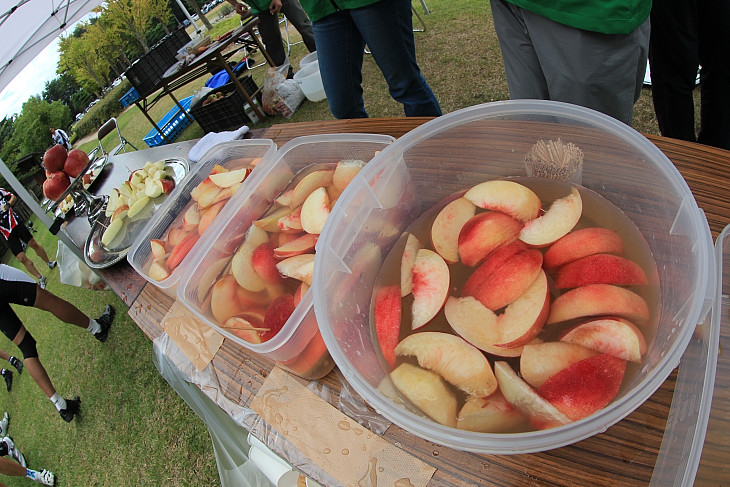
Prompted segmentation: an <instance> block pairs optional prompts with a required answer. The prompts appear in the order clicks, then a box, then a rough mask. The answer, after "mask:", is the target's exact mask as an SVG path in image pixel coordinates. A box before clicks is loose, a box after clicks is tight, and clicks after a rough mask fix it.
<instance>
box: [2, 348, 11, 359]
mask: <svg viewBox="0 0 730 487" xmlns="http://www.w3.org/2000/svg"><path fill="white" fill-rule="evenodd" d="M0 359H3V360H7V361H8V362H10V354H9V353H8V352H6V351H5V350H3V349H2V348H0Z"/></svg>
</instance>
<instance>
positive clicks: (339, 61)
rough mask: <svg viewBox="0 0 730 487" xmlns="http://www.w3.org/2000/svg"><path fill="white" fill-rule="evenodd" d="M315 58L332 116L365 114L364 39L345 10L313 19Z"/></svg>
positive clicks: (350, 116) (356, 116) (352, 116)
mask: <svg viewBox="0 0 730 487" xmlns="http://www.w3.org/2000/svg"><path fill="white" fill-rule="evenodd" d="M313 27H314V38H315V40H316V42H317V61H318V62H319V73H320V75H321V76H322V85H323V86H324V91H325V93H326V94H327V102H328V103H329V107H330V111H331V112H332V115H334V117H335V118H339V119H343V118H365V117H367V116H368V113H367V112H366V111H365V102H364V101H363V98H362V61H363V56H364V50H365V41H364V40H363V38H362V36H361V35H360V33H359V32H358V31H357V28H356V27H355V24H354V23H353V22H352V19H351V18H350V12H349V11H348V10H345V11H340V12H337V13H334V14H332V15H328V16H327V17H325V18H323V19H321V20H318V21H317V22H314V24H313Z"/></svg>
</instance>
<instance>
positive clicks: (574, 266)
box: [555, 254, 649, 289]
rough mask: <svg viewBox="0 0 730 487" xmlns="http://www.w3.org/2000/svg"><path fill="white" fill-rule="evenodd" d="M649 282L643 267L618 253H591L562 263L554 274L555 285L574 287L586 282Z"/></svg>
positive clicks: (621, 284) (629, 283)
mask: <svg viewBox="0 0 730 487" xmlns="http://www.w3.org/2000/svg"><path fill="white" fill-rule="evenodd" d="M648 283H649V279H648V278H647V277H646V273H645V272H644V269H642V268H641V266H639V264H637V263H636V262H634V261H632V260H629V259H627V258H625V257H621V256H620V255H611V254H593V255H589V256H586V257H581V258H580V259H578V260H574V261H572V262H568V263H567V264H563V265H562V266H560V267H559V268H558V272H557V274H556V275H555V287H557V288H558V289H567V288H574V287H579V286H585V285H587V284H615V285H617V286H641V285H645V284H648Z"/></svg>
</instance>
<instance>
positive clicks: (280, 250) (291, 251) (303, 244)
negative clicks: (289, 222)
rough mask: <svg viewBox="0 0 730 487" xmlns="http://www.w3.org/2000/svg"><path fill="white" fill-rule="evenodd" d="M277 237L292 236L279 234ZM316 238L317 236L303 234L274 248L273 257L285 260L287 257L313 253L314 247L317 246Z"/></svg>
mask: <svg viewBox="0 0 730 487" xmlns="http://www.w3.org/2000/svg"><path fill="white" fill-rule="evenodd" d="M279 235H280V236H283V235H292V234H289V233H280V234H279ZM318 238H319V235H315V234H311V233H305V234H303V235H301V236H299V237H296V238H294V239H293V240H290V241H288V242H286V243H284V244H280V245H279V246H278V247H276V248H275V249H274V257H276V258H277V259H286V258H287V257H294V256H295V255H300V254H308V253H312V252H313V251H314V246H315V245H316V244H317V239H318ZM279 242H281V240H279Z"/></svg>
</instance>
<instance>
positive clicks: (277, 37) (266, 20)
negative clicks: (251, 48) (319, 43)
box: [258, 0, 317, 66]
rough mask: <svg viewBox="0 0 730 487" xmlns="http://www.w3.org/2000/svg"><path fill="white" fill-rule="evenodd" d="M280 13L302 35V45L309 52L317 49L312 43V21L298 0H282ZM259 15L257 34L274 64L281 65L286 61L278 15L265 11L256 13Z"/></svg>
mask: <svg viewBox="0 0 730 487" xmlns="http://www.w3.org/2000/svg"><path fill="white" fill-rule="evenodd" d="M281 13H283V14H284V15H286V18H287V19H288V20H289V22H290V23H291V24H292V25H293V26H294V28H295V29H297V30H298V31H299V33H300V34H301V35H302V40H303V41H304V45H305V46H306V47H307V50H309V52H313V51H316V50H317V47H316V45H315V43H314V32H312V22H310V20H309V17H308V16H307V13H306V12H305V11H304V9H303V8H302V6H301V5H300V4H299V1H298V0H282V1H281ZM258 17H259V26H258V29H259V34H261V40H263V41H264V47H266V52H267V53H268V54H269V56H271V60H272V61H274V64H276V65H277V66H281V65H282V64H284V61H286V49H285V48H284V41H283V40H282V38H281V28H280V27H279V16H278V15H272V14H270V13H269V12H268V10H267V11H264V12H261V13H260V14H258Z"/></svg>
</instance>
